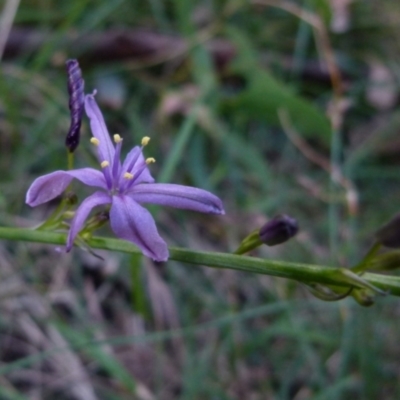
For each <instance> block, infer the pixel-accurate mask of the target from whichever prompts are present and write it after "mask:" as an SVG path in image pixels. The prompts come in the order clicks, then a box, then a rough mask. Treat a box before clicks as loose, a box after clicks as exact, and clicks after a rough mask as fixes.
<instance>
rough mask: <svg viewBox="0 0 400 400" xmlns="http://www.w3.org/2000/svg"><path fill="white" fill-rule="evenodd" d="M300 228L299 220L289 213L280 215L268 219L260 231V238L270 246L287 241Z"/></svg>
mask: <svg viewBox="0 0 400 400" xmlns="http://www.w3.org/2000/svg"><path fill="white" fill-rule="evenodd" d="M298 230H299V225H298V224H297V221H296V220H295V219H294V218H292V217H289V216H288V215H285V214H283V215H278V216H276V217H275V218H272V219H271V220H270V221H268V222H267V223H266V224H265V225H264V226H263V227H262V228H261V229H260V231H259V235H260V240H261V241H262V242H263V243H265V244H267V245H268V246H275V245H277V244H281V243H284V242H287V241H288V240H289V239H290V238H292V237H293V236H294V235H296V233H297V232H298Z"/></svg>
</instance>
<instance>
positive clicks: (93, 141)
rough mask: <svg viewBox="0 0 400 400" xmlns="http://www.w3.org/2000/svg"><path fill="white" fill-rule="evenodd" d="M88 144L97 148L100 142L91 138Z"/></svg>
mask: <svg viewBox="0 0 400 400" xmlns="http://www.w3.org/2000/svg"><path fill="white" fill-rule="evenodd" d="M90 143H92V144H94V145H95V146H98V145H99V144H100V140H99V139H97V138H95V137H92V138H90Z"/></svg>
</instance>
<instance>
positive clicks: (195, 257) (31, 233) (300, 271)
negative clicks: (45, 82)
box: [0, 227, 400, 296]
mask: <svg viewBox="0 0 400 400" xmlns="http://www.w3.org/2000/svg"><path fill="white" fill-rule="evenodd" d="M0 239H5V240H15V241H28V242H38V243H47V244H53V245H64V244H65V241H66V234H64V233H55V232H48V231H35V230H31V229H26V228H8V227H0ZM87 243H88V245H89V246H90V247H92V248H95V249H104V250H111V251H119V252H123V253H128V254H134V253H139V252H140V250H139V249H137V248H136V247H135V246H134V245H133V244H132V243H130V242H127V241H125V240H121V239H112V238H106V237H93V238H91V239H89V240H88V242H87ZM170 260H175V261H181V262H185V263H188V264H193V265H204V266H208V267H212V268H226V269H233V270H236V271H243V272H252V273H258V274H264V275H270V276H276V277H281V278H288V279H294V280H297V281H300V282H305V283H309V282H312V283H319V284H326V285H337V286H342V287H347V288H349V287H359V288H365V287H367V286H371V285H373V286H375V287H376V288H379V289H382V290H383V291H385V292H387V293H390V294H392V295H396V296H400V277H397V276H389V275H380V274H374V273H369V272H366V273H363V275H362V277H360V276H358V275H357V276H355V274H354V273H351V271H348V270H344V269H343V268H333V267H327V266H321V265H312V264H301V263H293V262H286V261H274V260H266V259H261V258H256V257H248V256H239V255H235V254H228V253H217V252H204V251H196V250H188V249H182V248H177V247H171V248H170Z"/></svg>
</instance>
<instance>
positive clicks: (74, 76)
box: [65, 60, 85, 153]
mask: <svg viewBox="0 0 400 400" xmlns="http://www.w3.org/2000/svg"><path fill="white" fill-rule="evenodd" d="M65 65H66V66H67V73H68V93H69V111H70V114H71V124H70V127H69V130H68V134H67V138H66V139H65V145H66V146H67V148H68V150H69V151H70V152H71V153H72V152H73V151H75V149H76V148H77V147H78V144H79V134H80V130H81V123H82V114H83V107H84V106H83V103H84V91H83V89H84V86H85V81H84V80H83V79H82V72H81V69H80V68H79V63H78V61H77V60H67V61H66V63H65Z"/></svg>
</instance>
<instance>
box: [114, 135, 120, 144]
mask: <svg viewBox="0 0 400 400" xmlns="http://www.w3.org/2000/svg"><path fill="white" fill-rule="evenodd" d="M113 137H114V143H120V142H122V138H121V136H119V135H118V133H116V134H115V135H114V136H113Z"/></svg>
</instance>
